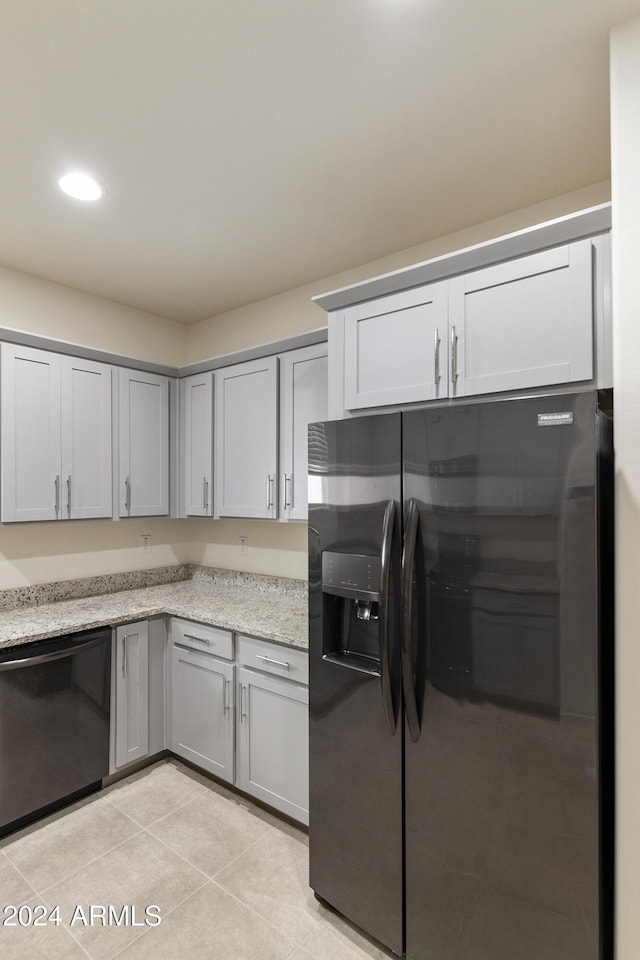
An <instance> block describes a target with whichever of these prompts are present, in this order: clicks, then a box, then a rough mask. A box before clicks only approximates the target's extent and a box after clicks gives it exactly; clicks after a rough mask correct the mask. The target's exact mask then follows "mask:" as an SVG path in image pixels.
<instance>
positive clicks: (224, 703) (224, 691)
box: [222, 677, 227, 717]
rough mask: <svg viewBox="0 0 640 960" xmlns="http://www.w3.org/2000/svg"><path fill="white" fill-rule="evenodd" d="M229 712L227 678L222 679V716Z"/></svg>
mask: <svg viewBox="0 0 640 960" xmlns="http://www.w3.org/2000/svg"><path fill="white" fill-rule="evenodd" d="M226 712H227V678H226V677H223V680H222V716H223V717H224V715H225V713H226Z"/></svg>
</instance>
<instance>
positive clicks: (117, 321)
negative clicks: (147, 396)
mask: <svg viewBox="0 0 640 960" xmlns="http://www.w3.org/2000/svg"><path fill="white" fill-rule="evenodd" d="M0 327H10V328H11V329H14V330H26V331H27V332H28V333H35V334H38V335H39V336H43V337H54V338H55V339H57V340H66V341H68V342H69V343H75V344H82V345H84V346H88V347H95V348H97V349H99V350H106V351H109V352H112V353H119V354H124V355H125V356H128V357H135V358H138V359H142V360H151V361H154V362H156V363H166V364H168V365H170V366H174V367H175V366H179V365H180V364H182V363H185V362H186V361H185V359H184V357H185V356H186V341H187V330H186V328H185V327H184V326H183V324H181V323H176V322H175V321H173V320H167V319H166V318H164V317H156V316H155V315H154V314H151V313H144V312H143V311H142V310H136V309H134V308H133V307H125V306H123V305H122V304H121V303H115V302H114V301H113V300H104V299H103V298H102V297H93V296H91V295H90V294H88V293H82V292H81V291H79V290H73V289H72V288H71V287H65V286H62V284H59V283H50V282H49V281H48V280H41V279H40V278H39V277H32V276H30V275H29V274H28V273H21V272H20V271H19V270H9V269H8V268H7V267H0Z"/></svg>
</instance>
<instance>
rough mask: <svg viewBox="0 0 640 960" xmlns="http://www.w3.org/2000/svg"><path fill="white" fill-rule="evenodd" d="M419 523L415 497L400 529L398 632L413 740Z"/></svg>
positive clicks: (415, 726) (416, 735)
mask: <svg viewBox="0 0 640 960" xmlns="http://www.w3.org/2000/svg"><path fill="white" fill-rule="evenodd" d="M419 522H420V511H419V510H418V505H417V503H416V501H415V500H413V499H412V500H409V503H408V505H407V519H406V523H405V531H404V548H403V551H402V589H401V603H402V634H401V643H400V651H401V658H402V688H403V690H404V709H405V713H406V715H407V723H408V726H409V735H410V736H411V739H412V740H413V742H414V743H415V742H416V741H417V740H418V739H419V738H420V718H419V716H418V701H417V697H416V684H415V677H414V675H413V664H412V662H411V633H412V630H411V626H412V625H411V601H412V599H413V597H412V591H413V570H414V565H415V556H416V540H417V536H418V525H419Z"/></svg>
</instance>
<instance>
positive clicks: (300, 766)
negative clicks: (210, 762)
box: [236, 668, 309, 823]
mask: <svg viewBox="0 0 640 960" xmlns="http://www.w3.org/2000/svg"><path fill="white" fill-rule="evenodd" d="M238 688H239V689H238V776H237V780H236V783H237V786H238V787H240V789H241V790H245V791H246V792H247V793H250V794H252V795H253V796H254V797H257V798H258V799H259V800H262V801H263V802H264V803H268V804H270V805H271V806H272V807H275V808H276V810H281V811H282V812H283V813H286V814H287V815H288V816H290V817H293V818H294V819H296V820H299V821H301V822H302V823H308V822H309V719H308V706H309V690H308V688H307V687H303V686H301V685H299V684H296V683H291V682H290V681H288V680H280V679H279V678H277V677H272V676H265V675H263V674H260V673H254V672H253V671H251V670H245V669H242V668H241V669H239V670H238Z"/></svg>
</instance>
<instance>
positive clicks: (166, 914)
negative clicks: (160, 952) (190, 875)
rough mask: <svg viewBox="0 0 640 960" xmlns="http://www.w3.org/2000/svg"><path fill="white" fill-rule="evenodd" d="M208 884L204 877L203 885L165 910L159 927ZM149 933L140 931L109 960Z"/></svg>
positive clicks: (206, 878)
mask: <svg viewBox="0 0 640 960" xmlns="http://www.w3.org/2000/svg"><path fill="white" fill-rule="evenodd" d="M210 882H211V881H210V880H209V878H208V877H205V879H204V883H201V884H200V886H199V887H196V889H195V890H192V891H191V893H188V894H187V895H186V897H183V898H182V900H179V901H178V902H177V903H174V905H173V906H172V907H171V908H170V909H169V910H167V912H166V913H165V914H163V915H162V919H161V921H160V924H159V926H162V924H163V923H164V921H165V920H166V918H167V917H169V916H171V914H172V913H173V911H174V910H177V909H178V907H179V906H181V905H182V904H183V903H186V901H187V900H189V899H190V898H191V897H193V896H195V894H196V893H198V891H199V890H202V889H203V888H204V887H206V886H207V884H208V883H210ZM149 932H150V931H149V928H148V927H147V928H145V929H144V930H141V931H140V933H139V934H138V936H137V937H134V938H133V940H130V941H129V943H127V944H125V945H124V947H122V949H121V950H118V952H117V953H114V955H113V956H112V957H111V958H110V960H117V958H118V957H121V956H122V955H123V953H125V951H127V950H128V949H129V947H131V946H133V944H134V943H137V942H138V940H141V939H142V937H144V936H145V934H147V933H149Z"/></svg>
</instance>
